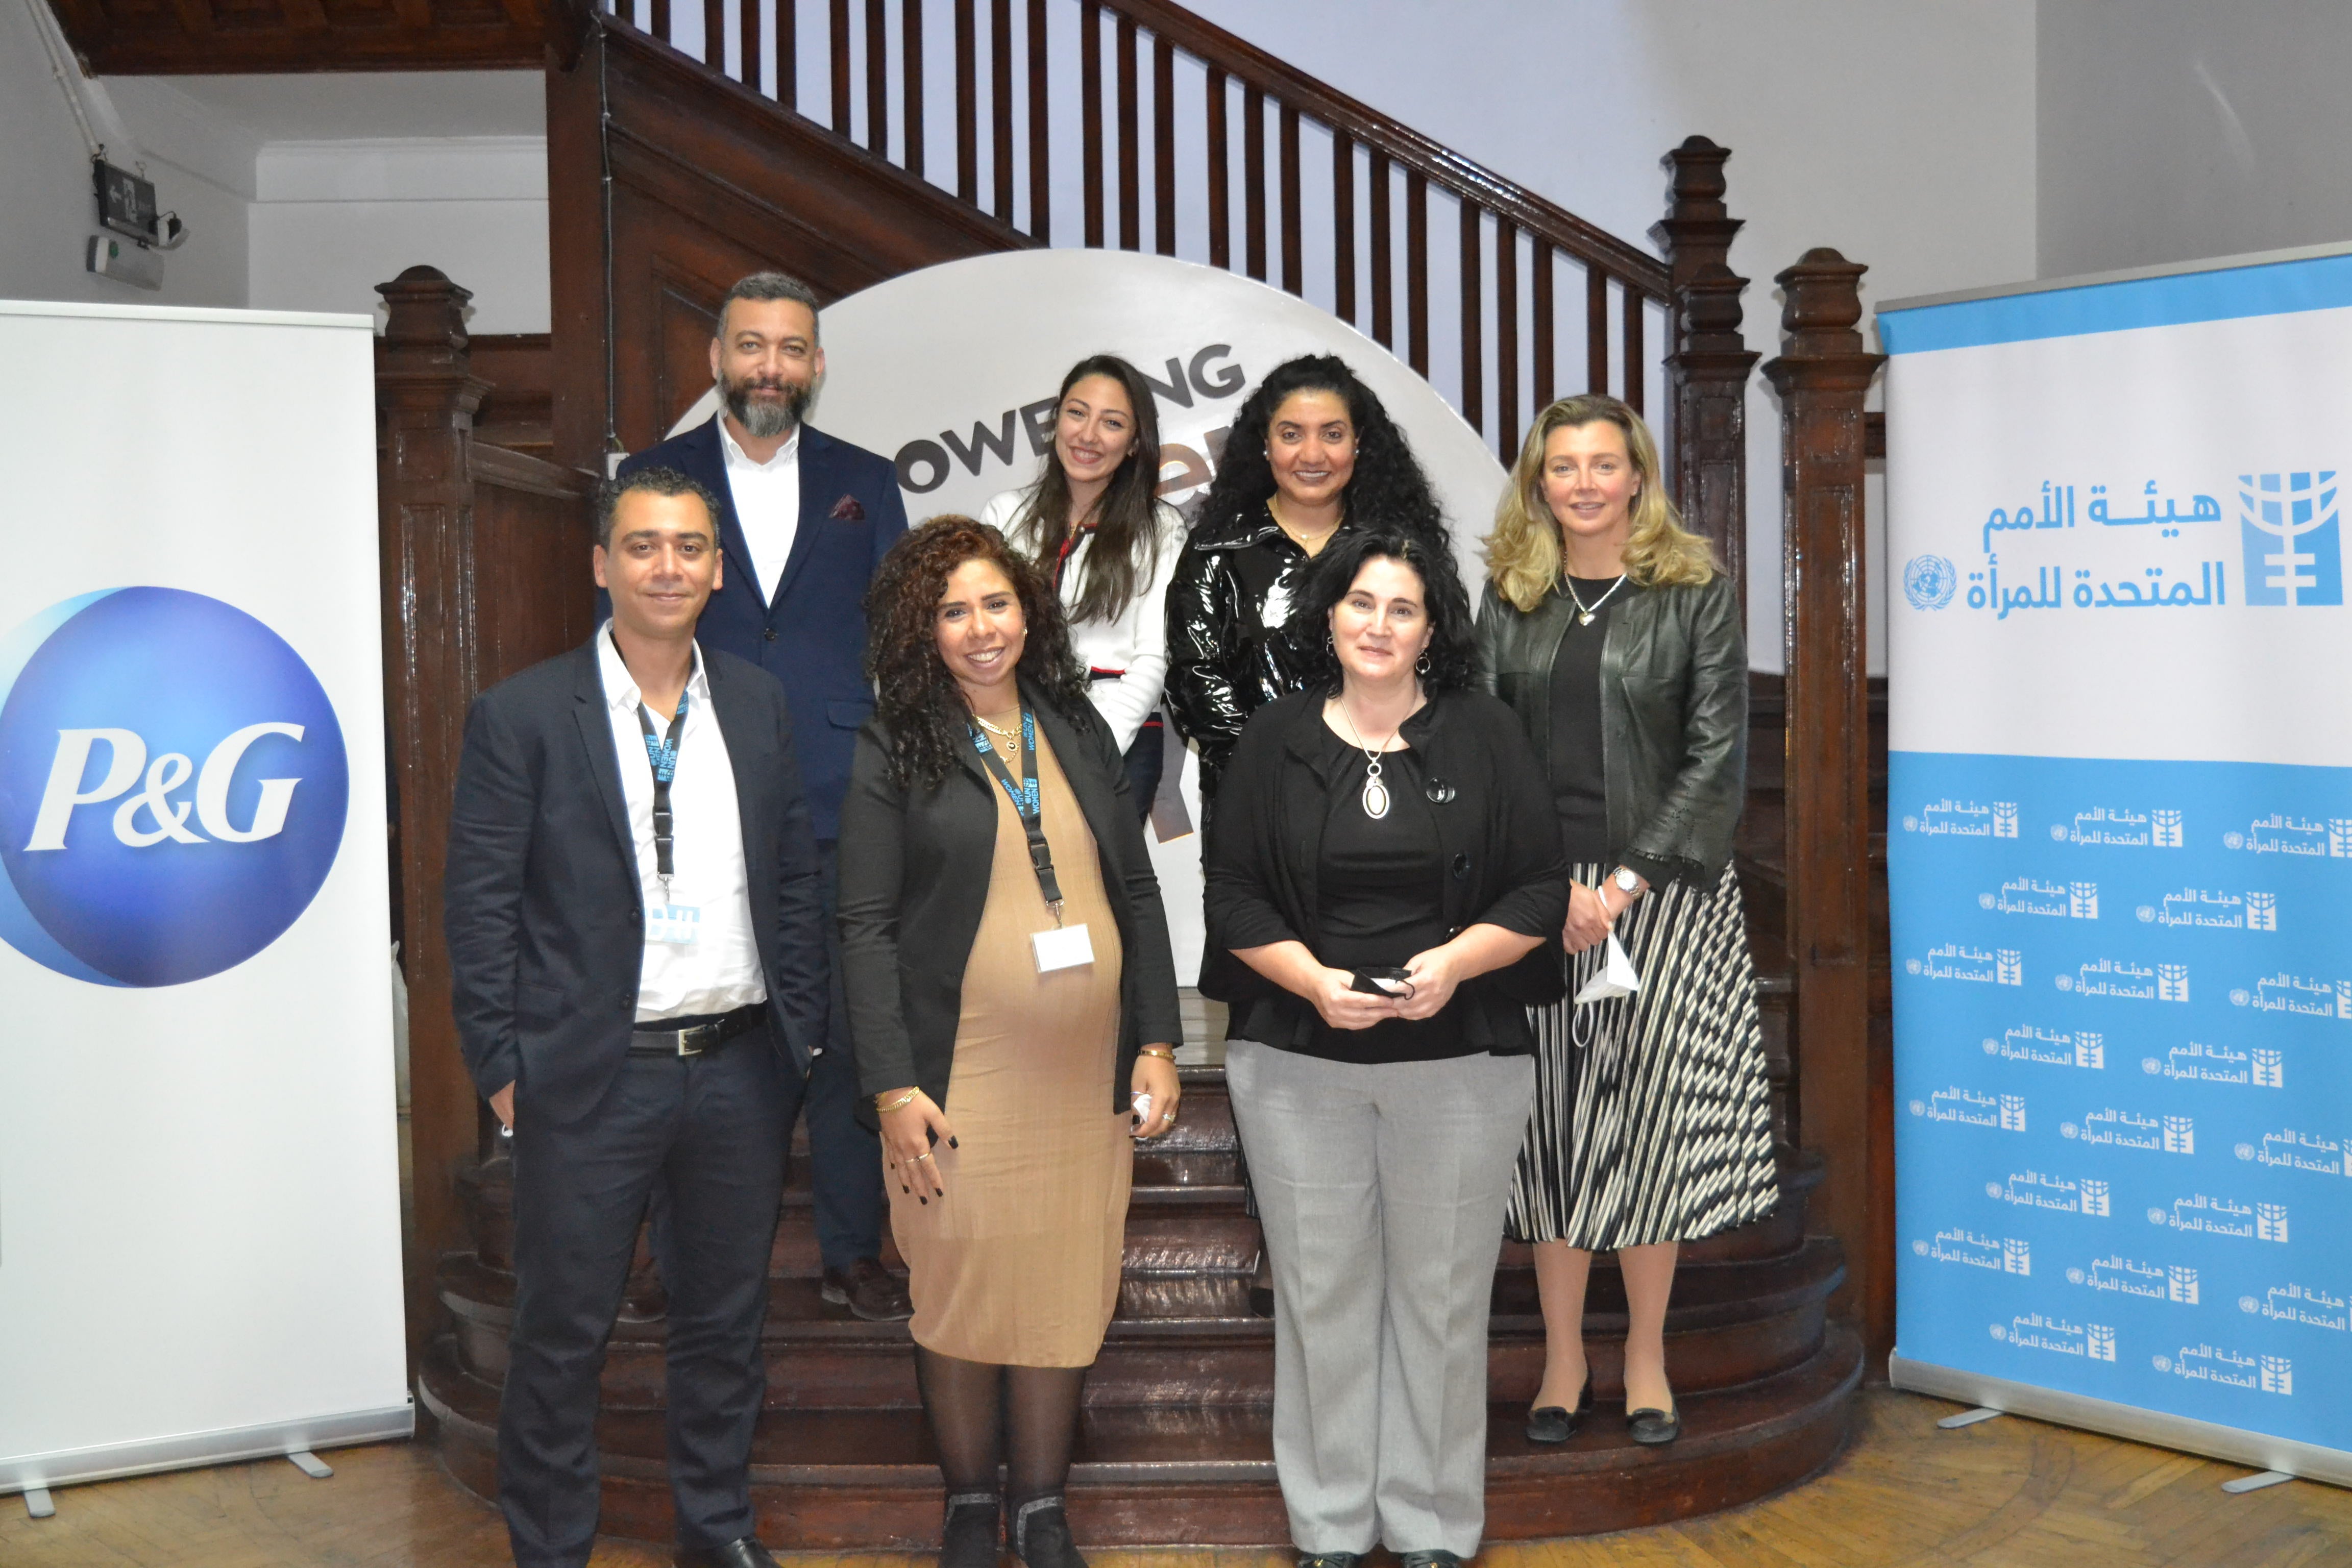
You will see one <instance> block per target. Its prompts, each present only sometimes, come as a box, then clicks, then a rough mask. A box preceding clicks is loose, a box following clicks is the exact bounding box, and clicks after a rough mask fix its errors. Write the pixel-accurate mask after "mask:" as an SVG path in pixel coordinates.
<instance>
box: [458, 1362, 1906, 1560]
mask: <svg viewBox="0 0 2352 1568" xmlns="http://www.w3.org/2000/svg"><path fill="white" fill-rule="evenodd" d="M1861 1374H1862V1358H1861V1347H1860V1344H1859V1342H1857V1341H1856V1340H1855V1339H1854V1337H1853V1335H1852V1334H1851V1333H1850V1332H1848V1331H1845V1330H1844V1329H1843V1328H1840V1327H1832V1329H1831V1330H1830V1331H1829V1332H1828V1334H1827V1335H1826V1336H1825V1337H1824V1338H1823V1339H1822V1342H1821V1343H1820V1345H1819V1347H1818V1348H1817V1349H1816V1350H1815V1351H1814V1352H1812V1353H1811V1355H1809V1356H1808V1357H1806V1358H1805V1359H1804V1360H1803V1361H1801V1363H1797V1364H1796V1365H1793V1366H1791V1367H1790V1368H1788V1369H1787V1370H1785V1371H1782V1372H1780V1373H1776V1374H1775V1375H1773V1376H1770V1377H1767V1378H1762V1379H1759V1380H1757V1381H1755V1382H1752V1383H1748V1384H1741V1385H1739V1386H1738V1387H1734V1388H1726V1389H1721V1390H1717V1391H1712V1392H1696V1391H1694V1392H1687V1393H1685V1394H1682V1395H1680V1396H1679V1397H1680V1404H1681V1409H1682V1415H1683V1423H1684V1435H1683V1436H1682V1438H1681V1440H1680V1441H1678V1442H1676V1443H1675V1444H1673V1445H1671V1446H1669V1447H1664V1448H1643V1447H1637V1446H1636V1445H1634V1444H1633V1442H1632V1441H1631V1440H1630V1439H1629V1438H1628V1437H1627V1436H1625V1432H1624V1427H1623V1425H1622V1411H1620V1410H1618V1409H1616V1408H1614V1407H1613V1406H1612V1405H1607V1404H1604V1405H1601V1407H1600V1408H1599V1409H1598V1410H1596V1412H1595V1413H1594V1415H1593V1416H1592V1417H1591V1418H1590V1420H1589V1423H1588V1427H1587V1430H1586V1431H1585V1432H1584V1433H1583V1434H1581V1435H1580V1436H1579V1437H1578V1438H1577V1439H1576V1440H1575V1441H1574V1442H1571V1443H1568V1444H1564V1445H1561V1446H1559V1447H1538V1446H1536V1445H1533V1444H1530V1443H1528V1441H1527V1439H1526V1436H1525V1435H1524V1433H1523V1432H1522V1430H1521V1428H1520V1423H1521V1421H1522V1420H1523V1418H1524V1415H1525V1408H1524V1406H1523V1405H1521V1404H1519V1403H1517V1402H1515V1401H1514V1402H1507V1403H1498V1404H1496V1405H1494V1406H1493V1407H1492V1409H1491V1411H1490V1415H1489V1423H1488V1430H1487V1439H1486V1449H1487V1526H1486V1533H1487V1535H1488V1537H1489V1538H1490V1539H1493V1540H1526V1539H1533V1538H1538V1537H1544V1536H1558V1535H1577V1534H1591V1533H1596V1532H1600V1531H1613V1530H1622V1529H1628V1528H1632V1527H1634V1526H1638V1525H1642V1524H1648V1523H1653V1522H1655V1521H1659V1520H1662V1519H1682V1518H1688V1517H1690V1516H1691V1515H1693V1514H1698V1513H1706V1512H1710V1511H1713V1510H1717V1509H1722V1508H1728V1507H1731V1506H1733V1505H1735V1504H1738V1503H1741V1502H1746V1501H1749V1500H1753V1499H1755V1498H1758V1497H1761V1496H1764V1495H1766V1494H1768V1493H1769V1492H1772V1491H1776V1490H1778V1489H1780V1488H1782V1487H1786V1486H1789V1485H1790V1484H1792V1483H1794V1482H1796V1481H1798V1480H1801V1479H1803V1478H1804V1477H1806V1476H1808V1475H1810V1474H1811V1473H1812V1472H1813V1471H1814V1470H1816V1469H1818V1468H1821V1467H1822V1465H1824V1464H1826V1463H1827V1462H1828V1461H1829V1460H1830V1459H1831V1458H1833V1457H1834V1456H1835V1455H1836V1453H1837V1451H1838V1450H1839V1448H1840V1447H1842V1446H1843V1443H1844V1441H1845V1438H1846V1435H1847V1431H1848V1427H1849V1425H1850V1422H1851V1417H1852V1408H1853V1394H1854V1392H1855V1390H1856V1389H1857V1388H1858V1387H1859V1385H1860V1382H1861ZM419 1391H420V1393H421V1394H422V1396H423V1401H424V1404H425V1408H426V1409H427V1410H428V1411H429V1412H430V1413H431V1415H433V1417H434V1418H435V1420H436V1423H437V1425H438V1426H439V1429H440V1442H441V1452H442V1455H443V1457H444V1459H445V1462H446V1464H447V1465H448V1467H449V1468H450V1470H451V1472H452V1473H453V1474H454V1475H455V1476H456V1477H457V1479H458V1480H459V1481H460V1482H461V1483H463V1484H464V1485H466V1486H467V1487H468V1488H469V1489H472V1490H474V1491H475V1492H477V1493H478V1494H480V1495H482V1496H484V1497H489V1496H492V1495H494V1491H495V1455H496V1430H495V1429H496V1425H497V1408H498V1394H497V1390H496V1389H495V1388H494V1387H492V1386H491V1385H490V1384H488V1383H485V1382H483V1381H481V1380H479V1379H478V1378H476V1377H473V1376H471V1375H469V1374H468V1373H467V1372H466V1371H465V1370H464V1369H463V1368H462V1367H461V1366H460V1365H459V1364H458V1362H457V1353H456V1350H455V1347H454V1345H452V1344H451V1343H450V1342H448V1341H446V1340H443V1341H441V1342H437V1343H436V1346H435V1347H434V1349H433V1350H432V1352H430V1353H429V1355H428V1357H427V1359H426V1362H425V1366H424V1367H423V1369H422V1373H421V1375H420V1378H419ZM1269 1415H1270V1412H1269V1409H1268V1407H1267V1406H1265V1405H1150V1406H1141V1407H1138V1406H1110V1407H1097V1408H1090V1409H1089V1410H1088V1411H1087V1413H1086V1415H1085V1416H1084V1418H1083V1421H1082V1423H1081V1428H1080V1432H1079V1436H1078V1442H1077V1449H1076V1463H1075V1464H1074V1466H1073V1468H1072V1470H1071V1476H1070V1502H1071V1516H1072V1521H1073V1524H1074V1526H1075V1528H1076V1533H1077V1535H1078V1538H1079V1540H1080V1541H1081V1542H1083V1543H1085V1544H1087V1545H1090V1546H1105V1547H1111V1546H1121V1547H1124V1546H1182V1547H1197V1546H1210V1545H1232V1546H1277V1545H1281V1544H1284V1543H1286V1542H1287V1539H1288V1533H1289V1532H1288V1528H1287V1525H1286V1518H1285V1515H1284V1511H1283V1509H1282V1503H1281V1494H1280V1491H1279V1489H1278V1488H1277V1486H1276V1479H1275V1475H1274V1465H1273V1448H1272V1439H1271V1435H1270V1428H1269ZM597 1435H598V1441H599V1443H600V1445H601V1447H602V1448H603V1451H604V1452H603V1466H604V1521H603V1528H604V1530H605V1531H609V1532H612V1533H616V1534H621V1535H627V1536H633V1537H635V1538H638V1539H642V1540H652V1541H660V1540H666V1539H667V1538H668V1536H669V1534H670V1512H669V1507H670V1500H669V1490H668V1486H667V1480H666V1479H665V1474H666V1473H665V1470H664V1468H663V1460H662V1453H663V1431H662V1418H661V1416H660V1415H659V1414H658V1413H656V1412H652V1411H613V1412H608V1413H607V1414H606V1415H605V1416H604V1419H603V1420H602V1421H601V1422H600V1423H599V1424H598V1428H597ZM752 1488H753V1495H754V1499H755V1501H756V1503H757V1505H758V1507H759V1510H760V1525H759V1528H760V1535H761V1540H762V1541H764V1542H767V1543H768V1544H770V1545H772V1546H775V1547H779V1548H791V1549H797V1550H826V1551H839V1550H845V1549H859V1550H873V1549H886V1550H899V1551H926V1550H931V1549H934V1548H936V1546H937V1545H938V1523H939V1517H940V1481H939V1474H938V1470H937V1468H936V1461H935V1458H934V1455H933V1453H932V1450H931V1447H930V1440H929V1433H928V1431H927V1430H926V1428H925V1426H924V1424H923V1422H922V1420H921V1418H920V1416H919V1415H918V1414H917V1413H915V1412H914V1411H912V1410H903V1409H902V1410H887V1411H884V1410H861V1411H831V1410H827V1411H810V1410H790V1411H787V1410H771V1411H769V1412H768V1413H766V1414H765V1415H762V1417H761V1423H760V1428H759V1433H758V1436H757V1437H756V1439H755V1442H754V1448H753V1455H752Z"/></svg>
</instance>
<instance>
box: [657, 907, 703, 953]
mask: <svg viewBox="0 0 2352 1568" xmlns="http://www.w3.org/2000/svg"><path fill="white" fill-rule="evenodd" d="M701 935H702V910H701V909H700V908H699V907H698V906H696V905H694V904H648V905H646V942H663V943H666V944H667V945H668V946H671V947H692V946H693V945H694V943H695V942H696V941H697V940H698V939H699V938H700V936H701Z"/></svg>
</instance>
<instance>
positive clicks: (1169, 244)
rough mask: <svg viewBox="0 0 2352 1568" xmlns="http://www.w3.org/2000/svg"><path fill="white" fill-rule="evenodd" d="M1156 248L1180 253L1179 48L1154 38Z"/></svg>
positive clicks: (1170, 253) (1153, 220)
mask: <svg viewBox="0 0 2352 1568" xmlns="http://www.w3.org/2000/svg"><path fill="white" fill-rule="evenodd" d="M1151 193H1152V197H1153V205H1152V213H1151V240H1152V247H1153V248H1154V249H1155V250H1157V251H1158V252H1159V253H1160V255H1162V256H1173V255H1175V254H1176V47H1175V46H1174V45H1173V44H1171V43H1170V42H1169V41H1168V40H1167V39H1166V38H1163V37H1160V36H1159V35H1158V34H1156V33H1155V34H1153V35H1152V38H1151Z"/></svg>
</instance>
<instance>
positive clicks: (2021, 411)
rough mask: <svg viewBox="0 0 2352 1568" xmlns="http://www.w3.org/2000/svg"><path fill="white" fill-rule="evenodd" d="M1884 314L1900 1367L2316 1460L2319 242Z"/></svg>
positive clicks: (2343, 1052)
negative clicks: (2267, 254)
mask: <svg viewBox="0 0 2352 1568" xmlns="http://www.w3.org/2000/svg"><path fill="white" fill-rule="evenodd" d="M1879 331H1880V335H1881V338H1882V341H1883V342H1884V344H1885V347H1886V348H1887V350H1888V351H1889V353H1890V355H1891V356H1892V357H1891V360H1890V365H1889V372H1888V382H1887V428H1888V454H1887V511H1888V523H1887V542H1888V552H1887V559H1888V562H1889V566H1890V570H1891V571H1893V572H1895V573H1896V574H1899V584H1897V588H1898V591H1896V592H1895V593H1892V594H1890V595H1889V614H1890V619H1891V625H1890V627H1889V636H1888V656H1889V657H1888V674H1889V690H1890V697H1891V701H1892V712H1891V740H1892V749H1893V755H1892V758H1891V765H1890V772H1889V795H1888V807H1887V871H1888V880H1889V889H1890V893H1891V908H1892V918H1893V942H1894V960H1895V1121H1896V1127H1895V1176H1896V1246H1897V1252H1898V1271H1899V1272H1898V1292H1897V1303H1898V1305H1897V1319H1898V1325H1897V1342H1898V1348H1897V1351H1896V1353H1895V1365H1894V1374H1895V1382H1896V1384H1898V1385H1902V1386H1907V1387H1913V1388H1918V1389H1922V1390H1925V1391H1927V1392H1932V1393H1937V1394H1948V1395H1950V1396H1953V1397H1958V1398H1963V1399H1968V1400H1971V1401H1974V1402H1976V1403H1979V1404H1985V1405H1995V1406H1998V1407H2000V1408H2003V1409H2011V1410H2017V1411H2020V1412H2022V1413H2025V1414H2031V1415H2042V1416H2045V1417H2048V1418H2052V1419H2056V1420H2061V1421H2066V1422H2070V1423H2072V1424H2074V1425H2078V1426H2091V1427H2097V1428H2100V1429H2104V1430H2109V1431H2116V1432H2118V1433H2122V1434H2124V1435H2126V1436H2135V1437H2139V1438H2142V1439H2145V1440H2149V1441H2155V1442H2160V1443H2166V1444H2169V1445H2172V1446H2175V1447H2184V1448H2189V1449H2191V1450H2194V1451H2200V1452H2205V1453H2210V1454H2213V1455H2216V1456H2217V1457H2221V1458H2233V1459H2238V1460H2241V1461H2243V1462H2246V1463H2251V1464H2256V1465H2260V1466H2263V1467H2267V1468H2273V1469H2279V1470H2284V1471H2288V1472H2291V1473H2294V1474H2298V1475H2306V1476H2313V1477H2317V1478H2322V1479H2333V1480H2336V1481H2338V1482H2352V1452H2347V1450H2352V612H2347V608H2346V605H2345V585H2346V584H2345V561H2344V550H2343V542H2342V535H2343V524H2342V516H2343V512H2344V510H2345V509H2344V506H2343V500H2344V499H2345V491H2346V489H2347V486H2346V485H2345V484H2344V483H2343V480H2345V479H2352V255H2330V256H2322V257H2316V258H2308V257H2306V258H2296V259H2287V260H2273V261H2267V262H2265V261H2263V260H2261V259H2259V258H2256V259H2254V260H2252V261H2250V262H2247V263H2244V264H2231V263H2221V264H2216V265H2215V266H2214V267H2213V268H2212V269H2211V270H2204V271H2195V272H2187V273H2178V274H2173V275H2169V276H2163V277H2150V278H2139V279H2128V280H2124V281H2116V282H2106V283H2095V284H2084V285H2074V286H2070V285H2066V284H2053V285H2050V286H2047V287H2043V288H2037V289H2032V290H2031V291H2026V292H2015V293H2008V294H2004V295H2001V296H2000V297H1995V298H1986V299H1977V300H1959V301H1952V302H1942V303H1936V302H1925V301H1923V302H1921V303H1919V304H1917V305H1916V306H1913V307H1911V308H1901V307H1896V308H1890V309H1888V310H1883V311H1882V312H1881V313H1880V316H1879Z"/></svg>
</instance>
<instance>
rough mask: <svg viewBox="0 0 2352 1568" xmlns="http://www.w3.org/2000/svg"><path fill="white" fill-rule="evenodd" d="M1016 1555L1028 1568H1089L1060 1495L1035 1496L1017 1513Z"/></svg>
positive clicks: (1015, 1514) (1014, 1521)
mask: <svg viewBox="0 0 2352 1568" xmlns="http://www.w3.org/2000/svg"><path fill="white" fill-rule="evenodd" d="M1013 1555H1014V1556H1015V1557H1018V1558H1019V1559H1021V1561H1022V1563H1024V1565H1025V1568H1087V1560H1086V1559H1085V1558H1083V1557H1081V1556H1079V1555H1078V1543H1077V1542H1076V1541H1074V1540H1072V1539H1071V1537H1070V1521H1069V1516H1068V1515H1067V1514H1066V1512H1064V1511H1063V1508H1062V1499H1061V1495H1060V1494H1059V1493H1058V1492H1057V1493H1053V1494H1050V1495H1048V1496H1045V1497H1033V1498H1031V1499H1030V1500H1028V1501H1027V1502H1024V1503H1023V1504H1022V1505H1021V1506H1020V1507H1019V1508H1016V1509H1014V1510H1013Z"/></svg>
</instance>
